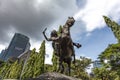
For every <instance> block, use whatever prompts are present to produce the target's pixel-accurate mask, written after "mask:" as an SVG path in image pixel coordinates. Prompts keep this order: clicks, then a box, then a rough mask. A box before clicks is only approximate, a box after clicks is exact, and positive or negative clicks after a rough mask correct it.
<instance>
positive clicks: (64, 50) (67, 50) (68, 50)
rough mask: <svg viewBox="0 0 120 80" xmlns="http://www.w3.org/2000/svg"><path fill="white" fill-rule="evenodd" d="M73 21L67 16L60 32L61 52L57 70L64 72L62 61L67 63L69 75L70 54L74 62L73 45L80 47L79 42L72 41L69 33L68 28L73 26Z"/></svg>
mask: <svg viewBox="0 0 120 80" xmlns="http://www.w3.org/2000/svg"><path fill="white" fill-rule="evenodd" d="M74 22H75V20H74V18H73V17H68V20H67V21H66V23H65V25H64V26H63V28H62V32H61V54H60V58H59V69H58V70H61V73H63V72H64V66H63V64H62V63H63V62H65V63H67V64H68V71H69V75H70V74H71V61H72V56H73V57H74V63H75V52H74V46H76V47H77V48H79V47H81V45H80V44H79V43H74V42H73V41H72V38H71V35H70V28H71V27H72V26H73V24H74Z"/></svg>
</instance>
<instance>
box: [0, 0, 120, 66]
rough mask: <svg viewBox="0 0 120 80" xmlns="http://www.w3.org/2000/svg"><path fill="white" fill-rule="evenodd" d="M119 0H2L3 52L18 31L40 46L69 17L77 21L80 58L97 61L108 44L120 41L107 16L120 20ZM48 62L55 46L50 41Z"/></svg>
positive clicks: (0, 35) (33, 45)
mask: <svg viewBox="0 0 120 80" xmlns="http://www.w3.org/2000/svg"><path fill="white" fill-rule="evenodd" d="M119 14H120V1H119V0H0V51H1V50H2V49H5V48H6V47H8V45H9V43H10V41H11V39H12V37H13V35H14V33H22V34H24V35H26V36H28V37H29V38H30V43H31V49H33V48H36V49H39V47H40V44H41V42H42V41H43V40H44V39H45V38H44V37H43V34H42V31H43V30H44V29H45V28H46V27H47V28H48V29H47V31H46V34H47V36H48V37H49V36H50V32H51V31H52V30H53V29H55V30H58V28H59V25H64V24H65V21H66V20H67V18H68V16H73V17H74V18H75V20H76V22H75V24H74V26H72V27H71V37H72V40H73V41H74V42H78V43H80V44H82V47H81V48H79V49H77V48H75V54H76V57H77V58H79V57H80V56H85V57H88V58H91V59H93V60H96V59H97V57H98V55H99V54H100V53H101V52H102V51H104V50H105V48H106V47H107V46H108V44H113V43H117V40H116V39H115V37H114V35H113V33H112V31H111V30H110V28H108V27H107V26H106V24H105V22H104V19H103V17H102V16H103V15H106V16H108V17H110V18H111V19H112V20H115V21H116V22H118V23H120V15H119ZM46 54H47V56H46V60H45V62H46V63H49V64H51V63H52V62H51V58H52V46H51V42H47V41H46Z"/></svg>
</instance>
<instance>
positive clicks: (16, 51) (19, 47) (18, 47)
mask: <svg viewBox="0 0 120 80" xmlns="http://www.w3.org/2000/svg"><path fill="white" fill-rule="evenodd" d="M29 50H30V43H29V38H28V37H27V36H25V35H22V34H20V33H15V35H14V37H13V38H12V40H11V42H10V44H9V46H8V48H7V50H6V51H5V52H4V53H3V54H4V56H3V60H5V61H6V60H8V59H9V58H11V57H16V58H17V57H18V56H19V55H21V54H22V53H24V52H25V51H29Z"/></svg>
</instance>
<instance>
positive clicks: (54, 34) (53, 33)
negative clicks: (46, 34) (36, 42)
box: [50, 30, 58, 37]
mask: <svg viewBox="0 0 120 80" xmlns="http://www.w3.org/2000/svg"><path fill="white" fill-rule="evenodd" d="M50 35H51V37H57V36H58V35H57V31H56V30H53V31H52V32H51V34H50Z"/></svg>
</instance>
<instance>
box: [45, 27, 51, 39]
mask: <svg viewBox="0 0 120 80" xmlns="http://www.w3.org/2000/svg"><path fill="white" fill-rule="evenodd" d="M46 30H47V28H45V29H44V31H43V35H44V37H45V39H46V40H47V41H52V40H51V38H47V36H46V35H45V31H46Z"/></svg>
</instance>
